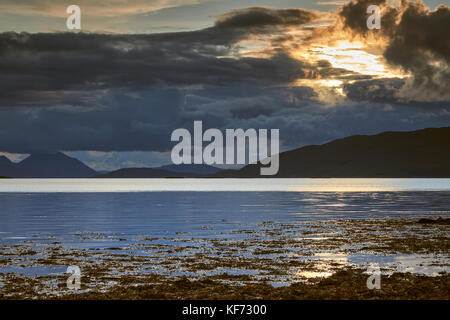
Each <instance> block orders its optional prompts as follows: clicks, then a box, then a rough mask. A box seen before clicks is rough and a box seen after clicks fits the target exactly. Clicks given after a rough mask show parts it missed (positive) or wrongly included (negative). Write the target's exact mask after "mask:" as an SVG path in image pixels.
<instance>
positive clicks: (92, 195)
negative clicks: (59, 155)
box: [0, 179, 450, 240]
mask: <svg viewBox="0 0 450 320" xmlns="http://www.w3.org/2000/svg"><path fill="white" fill-rule="evenodd" d="M169 191H170V192H169ZM0 204H1V207H0V239H3V240H5V239H22V238H26V237H29V236H31V235H33V234H43V235H58V236H59V235H64V234H73V233H78V232H115V233H124V234H143V233H151V234H155V236H160V235H163V234H164V235H167V234H174V233H177V232H190V233H194V234H195V233H201V234H202V235H203V236H211V235H214V234H215V233H216V232H217V230H221V231H228V230H231V229H233V228H235V227H239V226H242V225H248V226H252V225H254V226H256V225H258V224H259V223H261V222H262V221H276V222H289V221H298V220H317V219H341V218H356V219H365V218H373V217H374V216H398V215H408V216H424V215H446V214H448V213H449V212H450V179H270V180H266V179H239V180H235V179H230V180H225V179H218V180H216V179H214V180H212V179H175V180H173V179H108V180H105V179H12V180H0ZM205 226H207V228H205ZM205 229H206V230H205Z"/></svg>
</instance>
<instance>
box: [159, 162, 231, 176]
mask: <svg viewBox="0 0 450 320" xmlns="http://www.w3.org/2000/svg"><path fill="white" fill-rule="evenodd" d="M155 169H161V170H167V171H171V172H181V173H194V174H202V175H203V174H214V173H217V172H219V171H222V169H220V168H216V167H213V166H208V165H206V164H180V165H175V164H172V165H167V166H162V167H159V168H155Z"/></svg>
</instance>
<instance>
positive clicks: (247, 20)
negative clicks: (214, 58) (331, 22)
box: [216, 7, 317, 30]
mask: <svg viewBox="0 0 450 320" xmlns="http://www.w3.org/2000/svg"><path fill="white" fill-rule="evenodd" d="M315 18H317V14H316V13H314V12H312V11H310V10H303V9H279V10H274V9H269V8H265V7H252V8H246V9H240V10H232V11H230V12H228V13H226V14H223V15H221V16H220V17H219V19H218V20H217V21H216V27H218V28H222V29H225V28H246V29H247V30H248V29H249V28H262V27H282V26H298V25H302V24H305V23H308V22H311V21H313V20H314V19H315Z"/></svg>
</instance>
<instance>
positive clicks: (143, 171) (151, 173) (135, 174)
mask: <svg viewBox="0 0 450 320" xmlns="http://www.w3.org/2000/svg"><path fill="white" fill-rule="evenodd" d="M197 176H199V175H196V174H193V173H185V172H184V173H182V172H173V171H168V170H161V169H154V168H125V169H120V170H116V171H112V172H108V173H105V174H99V175H96V176H95V178H194V177H197Z"/></svg>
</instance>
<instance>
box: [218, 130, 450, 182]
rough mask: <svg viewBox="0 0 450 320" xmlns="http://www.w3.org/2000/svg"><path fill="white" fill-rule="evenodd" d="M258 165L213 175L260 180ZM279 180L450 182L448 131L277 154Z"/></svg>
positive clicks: (391, 134) (388, 134) (377, 137)
mask: <svg viewBox="0 0 450 320" xmlns="http://www.w3.org/2000/svg"><path fill="white" fill-rule="evenodd" d="M259 174H260V164H256V165H248V166H246V167H244V168H242V169H241V170H238V171H231V170H227V171H222V172H219V173H217V174H216V175H215V176H217V177H234V178H253V177H255V178H256V177H260V175H259ZM275 177H278V178H450V127H444V128H433V129H424V130H419V131H413V132H385V133H381V134H377V135H372V136H363V135H357V136H350V137H347V138H344V139H339V140H334V141H332V142H329V143H326V144H324V145H320V146H316V145H313V146H307V147H303V148H300V149H296V150H292V151H288V152H284V153H281V154H280V171H279V174H278V175H277V176H275Z"/></svg>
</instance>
